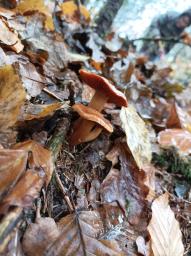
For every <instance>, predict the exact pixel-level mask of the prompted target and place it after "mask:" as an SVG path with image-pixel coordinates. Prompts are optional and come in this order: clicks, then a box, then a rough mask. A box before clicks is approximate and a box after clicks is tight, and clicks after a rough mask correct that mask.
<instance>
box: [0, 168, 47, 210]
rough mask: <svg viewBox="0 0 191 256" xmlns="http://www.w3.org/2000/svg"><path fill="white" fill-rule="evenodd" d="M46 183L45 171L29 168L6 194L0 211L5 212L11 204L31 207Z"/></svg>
mask: <svg viewBox="0 0 191 256" xmlns="http://www.w3.org/2000/svg"><path fill="white" fill-rule="evenodd" d="M43 183H44V172H42V171H40V172H36V171H33V170H28V171H27V172H25V174H24V175H23V176H22V177H21V179H20V180H19V182H18V183H17V184H16V186H15V187H14V188H13V189H12V191H11V192H10V193H9V194H8V196H6V197H5V198H4V199H3V201H2V203H1V205H0V212H1V213H5V212H6V211H7V210H8V209H9V207H10V206H19V207H29V206H31V204H32V202H33V200H34V199H35V198H36V197H38V195H39V192H40V190H41V188H42V185H43Z"/></svg>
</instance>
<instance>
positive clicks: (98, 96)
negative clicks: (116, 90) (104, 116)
mask: <svg viewBox="0 0 191 256" xmlns="http://www.w3.org/2000/svg"><path fill="white" fill-rule="evenodd" d="M107 100H108V97H107V96H106V95H105V94H104V93H102V92H100V91H96V92H95V94H94V96H93V97H92V99H91V101H90V103H89V105H88V107H90V108H94V109H96V110H97V111H99V112H101V111H102V109H103V108H104V105H105V103H106V102H107Z"/></svg>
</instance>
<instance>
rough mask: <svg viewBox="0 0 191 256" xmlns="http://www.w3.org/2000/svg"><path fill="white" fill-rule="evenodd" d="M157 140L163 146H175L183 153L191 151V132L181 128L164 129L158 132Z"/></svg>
mask: <svg viewBox="0 0 191 256" xmlns="http://www.w3.org/2000/svg"><path fill="white" fill-rule="evenodd" d="M158 142H159V144H160V145H161V146H162V147H164V148H168V147H172V146H173V147H176V148H177V149H178V150H179V151H180V152H182V153H184V154H190V153H191V133H190V132H188V131H186V130H182V129H166V130H164V131H161V132H160V133H159V134H158Z"/></svg>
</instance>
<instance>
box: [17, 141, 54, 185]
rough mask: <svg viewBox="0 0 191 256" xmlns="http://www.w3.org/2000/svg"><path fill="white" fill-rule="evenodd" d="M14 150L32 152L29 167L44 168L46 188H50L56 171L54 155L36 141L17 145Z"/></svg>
mask: <svg viewBox="0 0 191 256" xmlns="http://www.w3.org/2000/svg"><path fill="white" fill-rule="evenodd" d="M13 148H14V149H22V150H25V151H27V152H32V154H31V155H29V158H28V162H29V167H30V168H31V169H35V168H42V170H44V172H45V175H46V178H45V181H46V186H48V184H49V182H50V180H51V177H52V173H53V169H54V164H53V158H52V153H51V152H50V151H49V150H48V149H45V148H44V147H42V146H41V145H40V144H38V143H37V142H36V141H34V140H27V141H24V142H21V143H17V144H16V145H14V147H13Z"/></svg>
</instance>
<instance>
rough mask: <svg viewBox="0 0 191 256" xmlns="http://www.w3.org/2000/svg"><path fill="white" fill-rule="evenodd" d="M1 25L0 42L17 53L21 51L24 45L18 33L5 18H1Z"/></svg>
mask: <svg viewBox="0 0 191 256" xmlns="http://www.w3.org/2000/svg"><path fill="white" fill-rule="evenodd" d="M0 27H1V30H0V42H1V43H3V44H5V45H6V46H8V47H9V48H10V49H12V50H13V51H15V52H17V53H19V52H21V51H22V50H23V48H24V46H23V44H22V43H21V41H20V39H19V38H18V34H17V33H16V32H15V31H13V30H12V29H11V28H10V27H9V25H8V23H7V22H6V21H5V20H4V19H3V18H0Z"/></svg>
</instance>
